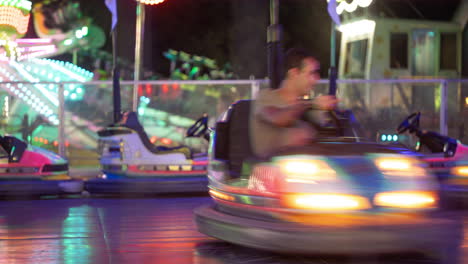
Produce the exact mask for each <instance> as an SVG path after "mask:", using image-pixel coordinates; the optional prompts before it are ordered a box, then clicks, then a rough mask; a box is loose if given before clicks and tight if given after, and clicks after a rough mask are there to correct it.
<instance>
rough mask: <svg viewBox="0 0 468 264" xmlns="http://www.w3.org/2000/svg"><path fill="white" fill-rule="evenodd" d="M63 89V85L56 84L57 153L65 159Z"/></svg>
mask: <svg viewBox="0 0 468 264" xmlns="http://www.w3.org/2000/svg"><path fill="white" fill-rule="evenodd" d="M64 92H65V87H64V84H63V83H59V84H58V103H59V105H58V119H59V125H58V153H59V155H60V156H61V157H63V158H66V156H67V153H66V150H65V95H64Z"/></svg>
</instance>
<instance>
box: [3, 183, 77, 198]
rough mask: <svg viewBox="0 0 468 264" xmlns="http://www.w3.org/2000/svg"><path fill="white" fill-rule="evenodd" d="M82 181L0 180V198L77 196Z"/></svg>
mask: <svg viewBox="0 0 468 264" xmlns="http://www.w3.org/2000/svg"><path fill="white" fill-rule="evenodd" d="M83 187H84V184H83V181H82V180H78V179H71V180H40V179H37V180H36V179H24V180H1V181H0V196H16V195H17V196H23V195H59V194H79V193H81V192H82V191H83Z"/></svg>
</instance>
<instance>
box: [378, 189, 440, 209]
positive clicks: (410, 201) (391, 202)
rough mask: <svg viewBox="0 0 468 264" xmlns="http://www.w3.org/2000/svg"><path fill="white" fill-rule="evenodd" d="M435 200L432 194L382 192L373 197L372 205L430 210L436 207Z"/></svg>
mask: <svg viewBox="0 0 468 264" xmlns="http://www.w3.org/2000/svg"><path fill="white" fill-rule="evenodd" d="M436 200H437V199H436V196H435V195H434V193H432V192H421V191H414V192H411V191H405V192H383V193H378V194H377V195H376V196H375V198H374V204H375V205H378V206H386V207H399V208H430V207H434V206H436Z"/></svg>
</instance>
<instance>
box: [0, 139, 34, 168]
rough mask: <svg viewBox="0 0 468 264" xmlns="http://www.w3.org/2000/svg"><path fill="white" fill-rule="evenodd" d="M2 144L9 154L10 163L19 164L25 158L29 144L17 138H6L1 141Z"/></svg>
mask: <svg viewBox="0 0 468 264" xmlns="http://www.w3.org/2000/svg"><path fill="white" fill-rule="evenodd" d="M0 144H1V145H2V147H3V149H5V151H6V152H7V153H8V162H19V161H20V160H21V157H23V154H24V151H26V148H27V147H28V144H26V143H25V142H23V141H21V140H19V139H18V138H16V137H10V136H4V137H2V138H1V139H0Z"/></svg>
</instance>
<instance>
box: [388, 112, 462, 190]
mask: <svg viewBox="0 0 468 264" xmlns="http://www.w3.org/2000/svg"><path fill="white" fill-rule="evenodd" d="M420 117H421V113H413V114H411V115H410V116H408V117H407V118H406V119H405V120H404V121H403V122H402V123H401V124H400V125H399V126H398V128H397V132H398V133H400V134H402V133H409V134H412V135H414V136H416V137H417V139H418V142H417V144H416V151H419V153H420V154H421V158H422V159H423V160H424V161H426V162H427V163H428V164H429V167H430V170H431V171H432V173H433V174H434V175H436V176H437V179H438V180H439V182H440V183H441V186H442V187H441V188H442V191H443V194H444V195H447V196H448V197H464V196H466V195H467V194H468V146H467V145H464V144H462V143H461V142H460V141H459V140H456V139H454V138H451V137H447V136H444V135H441V134H439V133H437V132H433V131H426V130H421V129H420V128H419V120H420Z"/></svg>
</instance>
